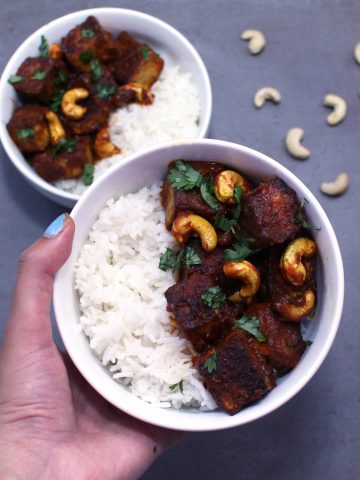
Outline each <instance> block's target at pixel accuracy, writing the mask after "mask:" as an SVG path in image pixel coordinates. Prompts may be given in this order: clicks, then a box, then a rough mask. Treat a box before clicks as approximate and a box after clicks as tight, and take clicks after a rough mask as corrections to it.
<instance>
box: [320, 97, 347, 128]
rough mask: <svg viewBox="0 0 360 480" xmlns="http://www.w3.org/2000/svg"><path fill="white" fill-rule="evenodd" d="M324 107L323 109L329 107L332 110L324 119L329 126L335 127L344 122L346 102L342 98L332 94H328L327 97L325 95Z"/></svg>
mask: <svg viewBox="0 0 360 480" xmlns="http://www.w3.org/2000/svg"><path fill="white" fill-rule="evenodd" d="M324 105H325V107H331V108H333V109H334V111H333V112H331V113H330V114H329V115H328V116H327V119H326V121H327V123H328V124H329V125H337V124H338V123H340V122H342V121H343V120H344V118H345V116H346V102H345V100H344V99H343V98H341V97H339V96H338V95H334V94H333V93H329V94H328V95H325V98H324Z"/></svg>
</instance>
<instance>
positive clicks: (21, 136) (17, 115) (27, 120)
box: [7, 104, 50, 153]
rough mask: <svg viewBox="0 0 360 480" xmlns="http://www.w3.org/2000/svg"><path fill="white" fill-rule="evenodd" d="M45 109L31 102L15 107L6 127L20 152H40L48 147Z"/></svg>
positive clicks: (48, 134)
mask: <svg viewBox="0 0 360 480" xmlns="http://www.w3.org/2000/svg"><path fill="white" fill-rule="evenodd" d="M46 110H47V109H46V107H42V106H40V105H31V104H29V105H22V106H21V107H18V108H16V110H15V112H14V114H13V116H12V117H11V119H10V121H9V123H8V124H7V129H8V132H9V135H10V137H11V138H12V140H13V142H14V143H15V144H16V146H17V147H18V148H19V150H20V151H21V152H23V153H34V152H42V151H44V150H46V148H47V147H48V145H49V143H50V133H49V127H48V123H47V120H46V118H45V112H46Z"/></svg>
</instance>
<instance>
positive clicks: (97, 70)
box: [90, 58, 102, 82]
mask: <svg viewBox="0 0 360 480" xmlns="http://www.w3.org/2000/svg"><path fill="white" fill-rule="evenodd" d="M90 70H91V79H92V81H93V82H97V81H98V80H100V78H101V75H102V68H101V65H100V62H99V60H97V59H96V58H94V59H93V60H91V62H90Z"/></svg>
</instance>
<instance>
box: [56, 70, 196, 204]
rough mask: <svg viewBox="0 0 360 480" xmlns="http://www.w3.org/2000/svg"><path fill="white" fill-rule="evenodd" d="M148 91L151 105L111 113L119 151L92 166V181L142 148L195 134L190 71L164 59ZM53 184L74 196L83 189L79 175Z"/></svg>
mask: <svg viewBox="0 0 360 480" xmlns="http://www.w3.org/2000/svg"><path fill="white" fill-rule="evenodd" d="M152 92H153V93H154V94H155V101H154V103H153V104H152V105H147V106H141V105H139V104H137V103H134V104H131V105H129V106H127V107H125V108H121V109H119V110H117V111H116V112H115V113H113V114H112V115H111V117H110V125H109V126H110V136H111V140H112V142H113V143H114V144H115V145H117V146H119V147H120V148H121V149H122V152H121V154H119V155H114V156H113V157H110V158H106V159H103V160H101V161H100V162H99V163H98V164H97V165H96V166H95V175H94V179H95V180H96V179H97V178H99V176H100V175H101V174H103V173H104V172H105V171H106V170H108V169H109V168H110V167H111V166H112V165H114V164H115V163H118V162H120V161H121V160H122V159H124V158H125V157H126V156H128V155H130V154H132V153H135V152H137V151H139V150H141V149H143V148H147V147H150V146H152V145H155V144H158V143H162V142H168V141H176V140H182V139H191V138H195V137H196V136H197V133H198V131H199V126H198V123H199V118H200V101H199V95H198V91H197V89H196V86H195V85H194V82H193V81H192V78H191V75H190V73H184V72H182V71H181V70H180V68H179V66H178V65H169V64H168V62H166V64H165V67H164V70H163V72H162V73H161V75H160V77H159V79H158V81H157V82H155V84H154V85H153V87H152ZM54 185H55V186H56V187H58V188H60V189H61V190H65V191H68V192H71V193H74V194H76V195H81V194H82V193H83V192H84V190H85V189H86V188H87V187H86V186H85V185H84V183H83V181H82V180H81V178H80V179H78V180H60V181H58V182H55V183H54Z"/></svg>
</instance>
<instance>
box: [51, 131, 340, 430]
mask: <svg viewBox="0 0 360 480" xmlns="http://www.w3.org/2000/svg"><path fill="white" fill-rule="evenodd" d="M180 143H181V144H183V145H192V146H197V145H198V146H201V145H204V144H205V145H208V146H214V145H215V146H217V147H226V148H230V149H235V150H236V151H237V152H238V153H239V154H241V153H244V154H249V155H250V156H251V155H252V156H254V155H255V156H257V157H259V159H260V160H261V161H263V162H265V163H267V164H268V165H270V166H273V167H276V169H277V170H278V171H279V172H280V174H282V173H285V176H286V177H289V178H290V179H292V180H295V183H296V184H297V185H299V186H301V190H302V192H304V193H305V195H306V198H307V199H308V200H309V202H310V204H311V205H312V206H313V209H314V210H315V211H316V212H317V214H318V215H319V216H320V217H321V221H322V224H321V225H322V229H323V230H324V231H325V232H326V235H327V236H328V237H329V241H330V245H331V248H332V253H333V254H334V256H333V257H332V258H331V261H332V262H334V264H335V269H336V271H337V273H338V277H337V279H336V281H337V290H336V292H337V295H336V300H335V308H334V311H333V315H332V323H331V328H330V329H329V330H328V331H327V335H326V338H325V341H324V344H323V345H322V348H321V350H320V351H319V352H318V353H317V356H316V357H315V359H314V361H313V363H312V364H311V366H310V367H309V368H308V369H307V371H306V374H304V375H302V377H300V378H299V379H298V381H297V382H296V383H295V384H293V385H291V386H289V387H288V389H287V390H286V391H285V392H284V393H283V395H282V396H281V398H280V399H277V401H276V402H273V404H270V405H267V406H266V407H264V408H263V410H262V411H261V412H260V414H259V412H254V411H252V412H250V413H249V414H248V415H247V417H246V418H245V419H244V418H242V417H240V418H239V420H238V421H236V417H237V416H236V415H235V416H230V415H227V414H226V415H224V416H223V417H221V419H219V420H218V421H217V422H216V424H214V423H211V424H210V425H207V424H206V423H205V422H202V423H201V425H200V424H196V425H195V423H196V422H195V421H194V423H193V424H191V425H188V424H183V423H182V422H181V418H180V419H179V421H178V422H175V423H176V424H175V425H174V423H173V422H169V421H168V420H167V417H166V415H164V416H163V417H162V416H161V415H160V417H161V418H159V416H157V415H156V411H157V412H158V410H163V411H166V409H157V410H156V411H154V415H153V416H151V415H150V416H151V418H149V415H148V413H146V412H145V413H143V412H142V411H141V410H139V411H136V412H134V408H133V407H132V406H130V407H129V406H128V404H126V405H121V406H119V404H117V403H114V398H112V397H111V396H110V395H107V392H104V391H101V393H100V392H99V390H98V388H97V386H96V385H95V383H96V382H94V381H93V379H92V378H91V377H90V376H89V374H88V373H87V371H86V368H82V366H80V367H79V365H78V362H77V359H75V360H74V358H73V357H74V355H73V354H74V353H75V356H76V352H69V350H68V347H67V340H66V336H67V335H66V328H64V322H62V321H61V319H60V315H59V313H60V310H61V302H62V298H61V291H60V287H61V282H62V281H64V280H63V278H62V274H63V271H64V270H63V269H64V268H66V264H65V266H64V267H63V268H62V269H61V270H60V271H59V272H58V274H57V275H56V277H55V285H54V311H55V318H56V322H57V325H58V329H59V332H60V335H61V337H62V339H63V342H64V345H65V348H66V349H67V351H68V353H69V355H70V357H71V359H72V361H73V362H74V364H75V365H76V367H77V368H78V369H79V371H80V373H81V374H82V375H83V376H84V378H85V379H86V380H87V381H88V383H90V385H92V387H93V388H94V389H95V390H97V391H98V392H99V394H100V395H101V396H103V397H104V398H105V399H106V400H108V401H109V402H110V403H111V404H113V405H115V406H116V407H117V408H119V409H120V410H122V411H124V412H126V413H127V414H129V415H131V416H133V417H135V418H138V419H139V420H142V421H145V422H147V423H151V424H153V425H157V426H160V427H166V428H176V429H178V430H184V431H215V430H221V429H226V428H233V427H236V426H239V425H244V424H246V423H249V422H251V421H254V420H257V419H259V418H262V417H263V416H265V415H267V414H269V413H271V412H272V411H274V410H276V409H278V408H279V407H281V406H282V405H283V404H285V403H286V402H288V401H289V400H290V399H291V398H292V397H294V396H295V395H296V394H297V393H298V392H299V391H300V390H301V389H302V388H303V387H304V386H305V385H306V384H307V383H308V382H309V381H310V379H311V378H312V377H313V376H314V375H315V373H316V372H317V370H318V369H319V367H320V366H321V364H322V363H323V361H324V360H325V357H326V356H327V354H328V352H329V350H330V348H331V346H332V344H333V342H334V339H335V336H336V333H337V330H338V328H339V324H340V320H341V315H342V309H343V302H344V269H343V262H342V258H341V253H340V248H339V244H338V241H337V238H336V235H335V232H334V229H333V227H332V225H331V223H330V221H329V219H328V217H327V215H326V213H325V211H324V210H323V208H322V206H321V205H320V203H319V201H318V200H317V199H316V197H315V196H314V195H313V194H312V192H311V191H310V190H309V189H308V188H307V187H306V185H305V184H304V183H303V182H302V181H301V180H300V179H299V178H298V177H297V176H296V175H294V174H293V173H292V172H291V171H290V170H288V169H287V168H286V167H284V166H283V165H281V164H280V163H279V162H277V161H275V160H273V159H272V158H270V157H268V156H267V155H264V154H262V153H260V152H258V151H256V150H254V149H252V148H249V147H246V146H243V145H240V144H236V143H233V142H228V141H224V140H215V139H198V140H192V141H184V142H180ZM178 145H179V142H169V143H167V144H164V145H156V146H154V147H150V148H149V149H147V150H146V151H143V152H137V153H135V154H132V155H130V156H129V157H127V158H126V159H125V160H124V162H123V163H121V164H117V165H114V166H113V167H112V168H111V169H110V170H109V171H107V172H106V173H105V174H104V175H103V176H102V177H101V178H100V179H99V181H98V182H96V183H95V184H94V185H92V186H91V187H90V188H89V189H88V190H87V191H86V192H85V194H84V195H83V196H82V197H81V199H80V200H79V202H78V203H77V204H76V205H75V207H74V209H73V210H72V212H71V216H72V218H73V219H74V221H75V223H76V220H77V218H78V217H79V216H80V215H81V213H82V210H83V209H84V206H85V205H86V204H87V203H88V200H89V199H90V198H91V197H92V195H93V193H94V192H95V191H96V190H98V189H101V186H102V184H103V183H105V182H106V180H107V178H108V177H109V176H111V175H112V174H113V172H114V171H115V170H118V169H122V168H123V167H124V166H126V165H128V164H131V163H133V162H136V161H137V160H138V159H140V158H141V157H142V156H144V155H145V156H147V155H151V154H153V153H156V152H159V151H162V150H165V151H166V150H168V149H171V148H172V147H176V146H178ZM224 163H226V161H225V162H224ZM98 212H99V210H98V211H97V214H98ZM72 273H73V272H72ZM59 319H60V320H59ZM94 359H96V357H95V355H94ZM135 398H136V397H135ZM153 408H155V407H153ZM243 411H244V410H243ZM205 413H206V414H211V412H205ZM239 413H241V412H239ZM200 415H202V413H200ZM180 417H181V416H180ZM194 420H195V419H194Z"/></svg>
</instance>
